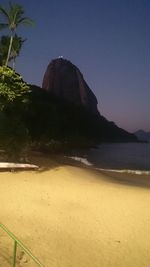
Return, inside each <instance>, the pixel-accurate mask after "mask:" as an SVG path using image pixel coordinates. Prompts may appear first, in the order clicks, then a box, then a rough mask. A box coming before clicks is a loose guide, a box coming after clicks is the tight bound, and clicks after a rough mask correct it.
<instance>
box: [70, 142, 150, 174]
mask: <svg viewBox="0 0 150 267" xmlns="http://www.w3.org/2000/svg"><path fill="white" fill-rule="evenodd" d="M71 158H72V159H74V160H77V161H80V162H82V163H84V164H86V165H89V166H93V167H94V168H96V169H100V170H107V171H109V170H110V171H115V172H128V173H136V174H150V143H118V144H116V143H109V144H101V145H99V146H98V148H93V149H90V150H88V151H83V152H82V153H79V154H76V155H73V156H72V157H71Z"/></svg>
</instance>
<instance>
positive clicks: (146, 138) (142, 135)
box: [134, 130, 150, 142]
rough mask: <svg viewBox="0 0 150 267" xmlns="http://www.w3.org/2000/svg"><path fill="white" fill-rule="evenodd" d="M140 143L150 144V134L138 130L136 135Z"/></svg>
mask: <svg viewBox="0 0 150 267" xmlns="http://www.w3.org/2000/svg"><path fill="white" fill-rule="evenodd" d="M134 134H135V135H136V136H137V138H138V139H139V140H140V141H146V142H150V132H145V131H143V130H138V131H136V132H135V133H134Z"/></svg>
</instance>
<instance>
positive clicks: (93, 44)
mask: <svg viewBox="0 0 150 267" xmlns="http://www.w3.org/2000/svg"><path fill="white" fill-rule="evenodd" d="M7 3H8V1H6V0H1V4H3V5H7ZM12 3H18V4H21V5H22V6H23V7H24V10H25V14H26V16H28V17H30V18H32V19H33V20H34V22H35V23H34V26H32V27H29V26H26V27H23V26H21V27H20V28H18V34H19V35H21V36H23V37H25V38H27V41H26V42H25V43H24V47H23V49H22V51H21V54H20V57H19V58H18V59H17V62H16V64H17V66H16V69H17V72H19V73H20V74H21V75H22V76H23V77H24V80H25V81H27V82H28V83H31V84H36V85H38V86H41V84H42V79H43V76H44V72H45V70H46V68H47V65H48V64H49V63H50V61H51V60H52V59H54V58H57V57H58V56H63V57H64V58H65V59H68V60H70V61H71V62H72V63H73V64H75V65H76V66H77V67H78V68H79V69H80V71H81V72H82V74H83V76H84V79H85V80H86V82H87V83H88V85H89V87H90V88H91V90H92V91H93V93H94V94H95V95H96V97H97V100H98V109H99V111H100V113H101V115H103V116H105V117H106V118H107V119H108V120H110V121H114V122H115V123H116V124H117V125H118V126H119V127H121V128H124V129H125V130H127V131H129V132H134V131H136V130H138V129H143V130H145V131H150V103H149V102H150V0H43V1H37V0H30V1H29V0H16V1H12ZM0 20H1V19H0ZM2 34H4V31H3V32H0V35H2Z"/></svg>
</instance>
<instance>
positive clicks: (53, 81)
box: [32, 58, 137, 143]
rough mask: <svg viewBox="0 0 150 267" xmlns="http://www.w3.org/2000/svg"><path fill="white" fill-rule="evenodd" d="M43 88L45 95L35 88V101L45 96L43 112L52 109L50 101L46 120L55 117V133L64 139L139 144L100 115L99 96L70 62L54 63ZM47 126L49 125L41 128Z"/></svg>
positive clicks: (45, 77)
mask: <svg viewBox="0 0 150 267" xmlns="http://www.w3.org/2000/svg"><path fill="white" fill-rule="evenodd" d="M42 88H43V89H44V90H42V91H43V93H41V90H37V89H35V90H34V88H33V95H34V94H35V99H36V97H37V96H36V94H39V95H41V97H40V99H41V101H42V97H44V100H43V103H45V104H44V106H43V109H46V112H47V111H48V109H49V108H50V107H49V108H46V102H47V101H48V103H49V104H48V105H49V106H51V108H50V112H49V114H46V115H44V117H45V118H46V117H47V116H48V117H47V120H46V121H49V119H50V118H51V119H50V124H51V125H53V127H52V129H51V130H50V132H51V133H52V132H53V131H54V129H56V128H59V131H58V132H59V133H61V138H62V135H63V133H64V137H66V136H72V137H73V136H79V137H81V136H82V137H84V138H88V139H89V140H90V139H91V140H95V142H96V143H99V142H137V137H136V136H135V135H134V134H131V133H128V132H127V131H125V130H123V129H121V128H119V127H118V126H117V125H116V124H115V123H113V122H110V121H108V120H107V119H106V118H104V117H103V116H102V115H101V114H100V113H99V111H98V109H97V99H96V97H95V95H94V94H93V92H92V90H91V89H90V88H89V86H88V85H87V83H86V82H85V80H84V78H83V75H82V73H81V72H80V70H79V69H78V68H77V67H76V66H75V65H73V64H72V63H71V62H70V61H68V60H66V59H63V58H57V59H54V60H52V61H51V62H50V64H49V65H48V67H47V70H46V72H45V75H44V78H43V84H42ZM38 92H39V93H38ZM44 95H45V96H44ZM53 101H54V102H53ZM32 102H33V101H32ZM36 102H37V101H36ZM53 106H54V107H55V108H53ZM54 110H55V114H53V112H54ZM40 112H41V111H40ZM36 114H37V111H36ZM52 114H53V115H52ZM39 117H40V115H39V116H38V118H39ZM52 122H53V123H52ZM42 123H43V119H42ZM61 126H62V128H61ZM44 127H46V128H47V127H48V126H42V127H41V128H43V129H44ZM34 128H35V127H34ZM54 137H55V136H54ZM54 137H53V138H54ZM84 138H83V139H84Z"/></svg>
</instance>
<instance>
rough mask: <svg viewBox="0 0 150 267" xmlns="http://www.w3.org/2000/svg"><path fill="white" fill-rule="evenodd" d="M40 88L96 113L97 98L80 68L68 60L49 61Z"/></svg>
mask: <svg viewBox="0 0 150 267" xmlns="http://www.w3.org/2000/svg"><path fill="white" fill-rule="evenodd" d="M42 88H44V89H46V90H47V91H49V92H50V93H51V94H53V95H54V96H56V97H59V98H61V99H64V100H66V101H69V102H72V103H74V104H76V105H82V106H84V107H85V108H86V109H87V110H89V111H90V112H92V113H93V114H98V113H99V112H98V109H97V103H98V102H97V99H96V96H95V95H94V94H93V92H92V90H91V89H90V88H89V86H88V85H87V83H86V81H85V80H84V78H83V75H82V73H81V72H80V70H79V69H78V68H77V67H76V66H75V65H73V64H72V63H71V62H70V61H68V60H66V59H63V58H57V59H54V60H52V61H51V62H50V64H49V65H48V67H47V70H46V72H45V74H44V78H43V83H42Z"/></svg>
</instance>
